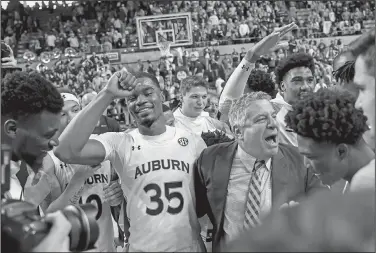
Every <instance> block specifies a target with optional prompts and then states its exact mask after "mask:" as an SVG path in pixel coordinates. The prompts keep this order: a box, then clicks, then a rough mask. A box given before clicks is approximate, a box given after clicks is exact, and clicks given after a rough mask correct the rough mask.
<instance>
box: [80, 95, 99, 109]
mask: <svg viewBox="0 0 376 253" xmlns="http://www.w3.org/2000/svg"><path fill="white" fill-rule="evenodd" d="M95 97H96V95H95V94H93V93H87V94H85V95H83V97H82V101H81V104H82V108H84V107H85V106H87V105H88V104H89V103H90V102H91V101H92V100H93V99H94V98H95Z"/></svg>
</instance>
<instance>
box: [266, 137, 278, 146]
mask: <svg viewBox="0 0 376 253" xmlns="http://www.w3.org/2000/svg"><path fill="white" fill-rule="evenodd" d="M265 141H266V142H267V143H268V144H270V145H276V144H277V135H270V136H268V137H266V138H265Z"/></svg>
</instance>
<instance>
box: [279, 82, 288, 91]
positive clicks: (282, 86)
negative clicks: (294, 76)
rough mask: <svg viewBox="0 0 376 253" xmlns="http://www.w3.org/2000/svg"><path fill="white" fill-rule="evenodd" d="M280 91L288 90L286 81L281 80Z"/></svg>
mask: <svg viewBox="0 0 376 253" xmlns="http://www.w3.org/2000/svg"><path fill="white" fill-rule="evenodd" d="M279 89H280V91H281V92H282V93H283V92H285V91H286V86H285V83H284V82H281V85H280V86H279Z"/></svg>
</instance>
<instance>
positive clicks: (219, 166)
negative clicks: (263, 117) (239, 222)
mask: <svg viewBox="0 0 376 253" xmlns="http://www.w3.org/2000/svg"><path fill="white" fill-rule="evenodd" d="M237 147H238V144H237V142H233V143H231V144H230V146H227V147H223V148H222V149H221V150H220V152H218V153H217V155H216V158H215V163H214V166H215V167H214V170H213V172H214V175H212V177H213V186H214V191H213V196H214V203H216V205H215V210H214V212H215V214H214V215H215V217H219V219H218V222H219V223H221V221H222V215H223V210H224V207H225V202H226V198H227V187H228V182H229V179H230V173H231V168H232V161H233V160H234V156H235V153H236V150H237Z"/></svg>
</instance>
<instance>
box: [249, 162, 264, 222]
mask: <svg viewBox="0 0 376 253" xmlns="http://www.w3.org/2000/svg"><path fill="white" fill-rule="evenodd" d="M264 166H266V165H265V162H264V161H256V162H255V166H254V168H253V171H252V177H251V181H250V183H249V188H248V195H247V204H246V208H245V219H244V227H245V228H246V229H249V228H251V227H256V226H258V225H260V223H261V222H260V219H259V215H260V208H261V175H260V171H261V170H260V169H261V168H262V167H264Z"/></svg>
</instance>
